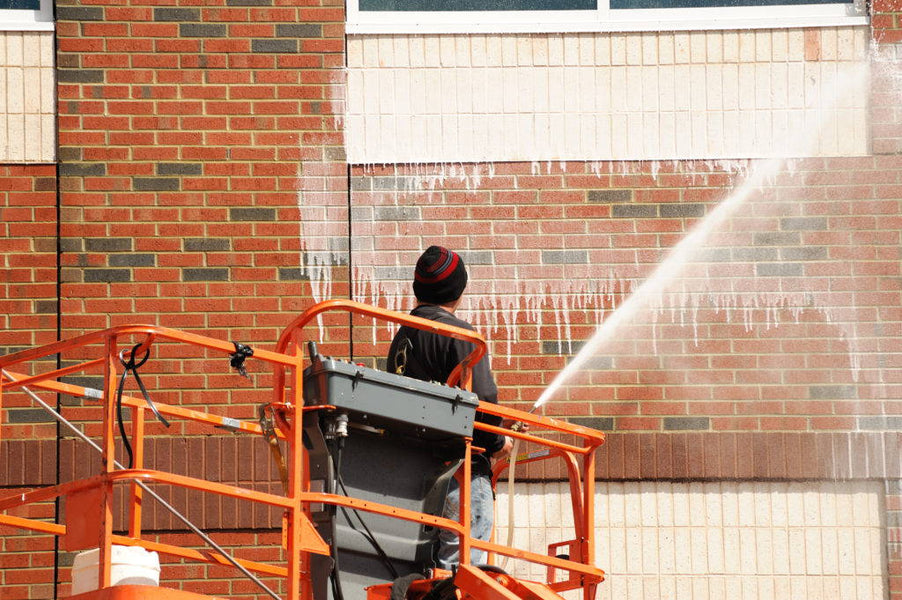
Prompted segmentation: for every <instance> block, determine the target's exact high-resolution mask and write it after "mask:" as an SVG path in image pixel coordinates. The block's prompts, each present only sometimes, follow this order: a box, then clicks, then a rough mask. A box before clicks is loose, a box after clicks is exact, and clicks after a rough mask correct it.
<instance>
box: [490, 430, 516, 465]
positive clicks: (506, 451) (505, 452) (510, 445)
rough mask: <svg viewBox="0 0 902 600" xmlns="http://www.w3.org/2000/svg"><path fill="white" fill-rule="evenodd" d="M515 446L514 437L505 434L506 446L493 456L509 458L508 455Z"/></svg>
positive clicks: (499, 458)
mask: <svg viewBox="0 0 902 600" xmlns="http://www.w3.org/2000/svg"><path fill="white" fill-rule="evenodd" d="M513 448H514V439H513V438H512V437H510V436H507V435H506V436H504V446H503V447H502V448H501V450H499V451H498V452H496V453H495V454H493V455H492V458H494V459H495V460H507V457H508V456H510V455H511V450H512V449H513Z"/></svg>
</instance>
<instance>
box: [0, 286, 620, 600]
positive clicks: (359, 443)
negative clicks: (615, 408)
mask: <svg viewBox="0 0 902 600" xmlns="http://www.w3.org/2000/svg"><path fill="white" fill-rule="evenodd" d="M336 311H340V312H346V313H350V314H352V315H360V316H363V317H371V318H372V319H374V320H376V321H377V322H387V323H393V324H400V325H405V326H409V327H414V328H418V329H423V330H427V331H431V332H434V333H436V334H439V335H444V336H450V337H453V338H456V339H460V340H465V341H468V342H471V343H472V344H473V351H472V353H471V354H470V355H469V356H467V357H466V358H465V359H464V360H463V361H462V362H461V363H460V364H459V365H458V367H457V369H455V371H454V373H453V374H452V375H451V377H450V378H449V381H448V382H446V383H445V384H437V383H426V382H419V381H416V380H413V379H409V378H406V377H403V376H400V375H395V374H389V373H384V372H381V371H376V370H375V369H370V368H367V367H364V366H361V365H358V364H354V363H351V362H349V361H343V360H336V359H332V358H328V357H323V356H321V355H319V354H318V353H317V352H316V349H315V343H313V342H311V341H310V340H307V339H305V337H304V331H305V328H306V327H307V326H308V325H310V324H311V322H314V321H317V320H318V319H322V318H323V315H324V313H327V312H336ZM161 348H165V349H166V351H165V352H161ZM173 348H177V351H175V352H173V350H172V349H173ZM64 352H65V353H66V357H67V359H68V358H69V357H73V356H78V357H79V358H78V359H77V360H75V361H74V362H72V364H66V366H64V367H62V368H56V369H52V370H47V371H46V372H41V371H42V369H43V370H46V369H47V365H48V364H49V361H50V360H51V359H52V358H53V357H54V355H57V354H61V353H64ZM485 352H486V344H485V341H484V339H483V338H482V337H481V336H479V335H478V334H476V333H474V332H472V331H469V330H466V329H461V328H457V327H451V326H447V325H443V324H440V323H436V322H433V321H429V320H425V319H420V318H417V317H414V316H411V315H407V314H403V313H398V312H394V311H388V310H384V309H380V308H376V307H372V306H368V305H365V304H361V303H358V302H353V301H349V300H330V301H326V302H321V303H319V304H317V305H315V306H313V307H311V308H310V309H309V310H307V311H305V312H304V313H303V314H302V315H300V316H299V317H297V318H296V319H295V320H294V321H293V322H292V323H290V324H289V326H288V327H287V328H286V329H285V330H284V331H283V332H282V334H281V336H280V338H279V340H278V343H277V345H276V348H275V349H274V350H265V349H262V348H256V347H255V348H253V349H251V348H249V347H246V346H242V345H240V344H236V343H234V342H227V341H223V340H218V339H214V338H210V337H206V336H202V335H197V334H194V333H188V332H183V331H179V330H174V329H168V328H165V327H159V326H153V325H123V326H118V327H112V328H110V329H105V330H102V331H96V332H92V333H88V334H85V335H81V336H78V337H75V338H72V339H68V340H64V341H60V342H55V343H52V344H48V345H45V346H42V347H38V348H32V349H28V350H23V351H20V352H15V353H13V354H8V355H6V356H0V369H2V378H0V410H2V408H3V398H4V396H5V395H7V394H9V393H11V392H14V391H15V392H24V393H25V394H27V395H28V396H29V397H31V398H32V400H34V401H35V402H38V403H40V404H41V405H42V406H44V408H46V409H48V410H50V412H52V413H54V416H55V417H56V418H57V419H59V420H61V422H63V423H64V424H65V425H67V426H69V427H70V428H71V429H73V431H75V432H76V434H77V435H78V436H79V437H81V438H82V439H83V440H85V441H86V442H87V443H89V444H91V445H93V446H94V447H95V449H96V450H98V451H99V452H100V456H101V459H100V461H99V464H100V469H99V472H98V473H96V474H95V475H93V476H91V477H88V478H85V479H80V480H76V481H69V482H65V483H61V484H60V485H55V486H51V487H42V488H37V489H33V490H31V491H28V492H25V493H16V494H13V495H11V496H9V497H5V498H0V525H5V526H11V527H14V528H20V529H24V530H30V531H33V532H38V533H40V534H51V535H55V536H58V537H59V547H60V548H61V549H62V550H65V551H70V552H77V551H83V550H89V549H98V550H97V563H96V576H97V580H96V585H92V587H93V591H88V592H84V593H80V594H78V595H75V596H71V597H72V598H73V599H77V600H202V599H204V598H207V599H209V598H211V597H210V596H203V595H199V594H196V593H192V592H188V591H182V590H178V589H171V588H169V587H166V586H167V582H166V581H165V580H163V581H161V582H160V584H159V586H151V585H113V583H114V581H113V579H112V577H113V575H112V571H113V567H112V565H111V557H112V554H113V550H114V547H115V546H126V547H130V546H138V547H142V548H144V549H146V550H148V551H152V552H156V553H158V554H163V555H168V556H171V557H175V558H176V559H181V560H184V561H197V562H199V563H208V564H214V565H224V566H227V567H231V568H234V570H235V576H236V578H239V577H242V576H244V577H248V578H250V579H251V580H253V581H254V582H256V583H258V584H259V585H260V587H261V590H262V591H260V592H258V597H260V598H262V597H273V598H277V599H280V598H283V599H285V600H358V599H359V600H389V599H390V598H391V599H392V600H396V599H397V598H398V597H399V596H398V590H397V589H396V588H395V587H394V586H395V582H396V581H398V577H395V576H396V575H397V576H399V577H406V582H405V586H407V585H409V587H408V588H407V589H406V590H405V591H404V595H403V596H400V597H402V598H407V599H409V600H422V599H424V598H426V599H428V600H433V599H435V600H449V599H452V598H453V599H460V600H466V599H468V598H472V599H473V600H519V599H522V600H557V599H559V598H560V596H559V594H560V593H563V592H567V591H569V590H581V596H582V600H593V598H594V596H595V592H596V587H597V585H598V583H599V582H601V581H603V579H604V572H603V571H602V570H601V569H599V568H598V567H596V566H595V564H594V539H593V535H594V530H593V520H594V515H593V507H594V502H593V498H594V493H595V486H594V472H595V451H596V449H597V448H598V447H599V446H601V445H602V444H603V442H604V434H602V433H600V432H597V431H595V430H592V429H589V428H585V427H581V426H577V425H575V424H571V423H567V422H563V421H559V420H556V419H552V418H548V417H543V416H539V415H535V414H532V413H527V412H524V411H519V410H514V409H511V408H509V407H505V406H501V405H496V404H491V403H480V402H479V401H478V399H476V398H475V394H472V392H469V391H468V390H469V389H470V385H471V379H472V370H471V369H472V367H473V366H474V365H475V364H476V363H477V362H478V361H479V360H480V359H481V358H482V356H484V355H485ZM154 354H156V355H157V357H160V355H161V354H165V355H166V356H170V357H171V356H178V357H180V359H184V358H186V357H197V358H199V359H203V358H204V357H208V356H210V355H221V356H223V357H229V358H230V364H231V366H232V367H235V368H238V369H239V370H242V369H243V368H244V365H245V361H246V363H247V364H250V363H251V362H258V363H264V366H262V367H260V368H261V369H267V370H271V372H272V377H271V378H266V380H267V381H271V382H272V390H271V393H272V398H271V401H270V402H267V403H265V404H264V405H262V406H260V408H259V414H260V419H259V420H258V421H253V420H239V419H234V418H231V417H228V416H222V415H217V414H212V413H210V412H203V411H199V410H194V409H190V408H186V407H180V406H176V405H170V404H165V403H161V402H156V403H155V402H153V401H151V399H150V396H149V395H148V393H147V392H146V390H145V388H144V384H143V383H140V378H139V377H137V373H138V371H137V368H138V367H140V366H141V365H142V364H143V363H144V362H145V361H146V360H147V359H148V357H151V356H152V355H154ZM67 362H68V361H67ZM161 362H166V361H165V360H164V361H161ZM257 371H258V372H259V369H257ZM128 372H131V373H132V374H133V376H134V378H135V379H137V380H138V383H139V386H140V388H141V390H142V396H143V397H137V396H134V395H126V394H124V393H123V389H122V388H123V386H122V382H123V381H124V380H125V375H127V374H128ZM99 374H102V376H103V388H102V390H96V389H92V388H87V387H82V386H78V385H73V384H71V383H64V382H62V381H60V378H62V377H65V376H73V375H92V376H96V375H99ZM172 375H175V376H179V375H180V373H178V372H176V373H173V374H172ZM36 392H40V393H47V392H49V393H59V394H68V395H71V396H75V397H79V398H82V399H83V401H84V402H85V403H86V404H87V403H91V402H93V403H95V405H96V406H97V407H99V409H100V410H102V420H101V425H102V428H101V432H100V435H98V436H96V437H97V440H96V441H95V440H92V439H91V438H88V437H87V436H85V435H84V434H83V433H82V432H81V431H80V430H78V429H77V428H76V427H75V426H73V425H71V424H69V423H68V422H66V421H65V420H64V419H62V417H61V416H60V415H59V414H58V413H56V412H55V411H54V410H53V409H52V408H51V407H50V406H49V405H47V404H46V403H44V402H43V401H42V400H41V399H40V397H39V396H38V394H37V393H36ZM123 407H128V408H129V409H130V410H129V412H128V415H129V417H128V419H127V423H126V422H125V421H123V418H122V408H123ZM477 412H482V413H487V414H490V415H496V416H498V417H501V418H502V419H504V420H509V421H514V422H516V421H519V422H522V423H525V424H528V426H529V427H528V428H525V430H522V431H521V430H510V429H503V428H500V427H493V426H491V425H488V424H485V423H481V422H479V421H477V420H476V419H475V418H474V415H475V414H476V413H477ZM148 413H151V414H150V417H151V418H153V417H157V418H159V419H160V420H161V421H163V422H166V421H167V420H183V421H186V422H190V423H191V431H197V430H199V429H200V428H209V431H210V432H211V433H213V432H216V433H217V434H222V433H223V431H222V430H223V429H224V428H225V429H227V430H228V431H231V432H233V433H234V434H240V435H250V436H257V437H261V438H262V439H263V441H264V443H265V444H267V445H268V446H269V448H270V450H271V451H272V455H273V457H274V458H275V459H276V460H277V462H278V463H279V468H280V474H281V478H282V484H283V491H284V493H282V494H279V493H273V492H263V491H259V490H258V489H250V488H247V487H241V486H236V485H229V484H225V483H221V482H219V481H211V480H207V479H203V478H200V477H189V476H186V475H183V474H176V473H172V472H165V471H160V470H156V469H153V468H146V456H145V439H146V437H147V436H146V435H145V424H146V419H147V416H148ZM126 425H128V427H126ZM474 427H475V428H478V429H483V430H487V431H492V432H495V433H500V434H505V435H509V436H512V437H514V438H516V440H518V442H517V443H518V444H519V445H522V446H523V447H525V448H526V449H527V450H528V451H527V452H526V453H525V454H522V455H520V457H519V460H517V464H524V463H536V462H538V461H556V462H557V464H556V465H555V466H554V468H555V469H557V470H558V471H559V472H561V473H562V474H563V477H565V478H567V479H568V480H569V491H570V506H571V507H572V511H573V524H574V525H573V538H572V539H568V540H562V541H559V542H554V543H552V544H549V546H548V548H547V552H546V553H540V552H535V551H532V550H526V549H521V548H516V547H513V546H508V545H505V544H502V543H498V542H497V541H496V540H493V541H481V540H477V539H475V538H472V537H471V536H470V527H469V522H470V514H469V513H470V511H469V499H470V489H469V480H470V457H471V455H472V453H473V452H478V451H479V449H478V448H475V447H474V446H473V445H472V444H471V442H472V430H473V428H474ZM117 429H118V432H117ZM127 429H129V430H130V431H129V432H127V431H126V430H127ZM2 433H3V432H2V429H0V438H2ZM117 433H119V437H121V438H122V439H120V440H119V441H118V445H121V446H127V447H128V454H129V460H128V463H129V464H126V465H123V464H120V463H119V462H118V461H117V459H116V449H117ZM435 448H444V449H446V450H449V451H450V450H451V449H454V451H455V452H457V455H456V462H455V460H450V459H448V457H447V456H442V453H441V452H435V451H433V450H434V449H435ZM122 454H123V453H122V452H121V451H120V455H122ZM460 454H462V455H463V458H462V459H461V458H460ZM374 457H375V460H374ZM367 461H371V462H367ZM507 466H508V465H507V463H504V464H496V467H495V478H496V480H497V478H498V477H499V476H500V475H501V474H502V473H503V472H504V471H505V469H506V468H507ZM342 470H344V471H343V472H342ZM455 472H457V477H458V480H459V481H460V482H461V510H460V515H459V519H458V520H452V519H448V518H444V517H442V516H441V504H442V501H443V498H444V491H446V490H447V485H448V482H449V480H450V477H452V476H454V475H455ZM408 473H416V474H417V475H416V477H415V478H414V479H415V481H412V482H408V481H407V480H406V479H409V477H408V476H407V475H406V474H408ZM423 473H427V475H423ZM405 478H406V479H405ZM424 482H425V483H424ZM164 486H169V487H171V488H183V489H185V490H193V492H192V493H197V494H200V493H203V494H215V495H219V496H220V497H223V498H235V499H238V500H240V501H242V502H250V503H254V504H257V505H265V506H267V507H274V509H275V510H277V511H279V512H281V514H282V527H281V532H282V535H281V540H282V541H281V549H280V550H279V552H278V553H277V554H278V555H279V557H280V558H279V559H278V561H274V562H259V561H253V560H246V559H238V558H234V557H232V556H230V555H229V554H228V552H226V551H225V550H224V549H223V548H222V547H221V546H219V545H218V544H217V543H216V542H215V541H214V540H213V539H212V538H211V537H210V536H209V535H207V534H206V533H205V532H203V531H201V530H200V529H199V528H198V527H196V526H195V525H194V524H192V523H191V522H190V521H187V519H185V518H184V517H183V516H181V515H178V513H177V512H176V515H177V516H178V517H179V518H181V519H182V521H183V522H184V523H185V525H186V527H187V528H188V529H190V530H192V531H193V532H194V533H195V534H197V535H198V536H200V538H201V539H202V540H203V541H204V542H206V543H207V544H208V546H209V548H208V549H205V550H198V549H196V547H184V546H179V545H174V544H169V543H163V542H161V541H157V540H155V539H151V538H153V537H154V536H153V535H147V534H146V532H145V531H143V530H142V512H143V511H144V509H145V508H146V505H147V503H148V502H152V501H158V502H161V503H162V504H163V506H164V508H167V509H170V510H173V511H175V509H173V508H172V507H171V506H169V505H168V504H167V503H166V501H165V500H163V499H162V498H161V497H160V495H159V494H157V493H155V492H154V489H161V488H162V487H164ZM379 486H382V488H379ZM405 486H407V487H409V488H410V489H411V490H421V489H425V490H426V491H425V492H423V494H421V497H418V498H414V499H411V498H410V497H409V496H411V495H415V494H412V493H408V491H406V488H405ZM117 488H123V489H122V490H120V492H119V493H117V494H115V495H114V490H115V489H117ZM377 488H379V489H377ZM402 488H404V489H402ZM395 489H398V490H400V491H398V492H397V493H395V492H394V490H395ZM186 493H187V492H186ZM393 494H394V496H393ZM62 499H64V500H65V503H64V506H65V510H64V514H63V515H62V517H61V518H60V522H58V523H56V522H47V521H42V520H37V519H32V518H25V517H20V516H14V515H10V514H7V513H8V511H10V510H13V509H17V508H20V507H26V506H28V505H33V504H35V503H41V502H49V501H55V500H62ZM117 499H118V501H117ZM117 504H119V505H117ZM115 515H124V525H122V521H121V520H120V521H119V523H120V525H121V528H117V529H116V530H114V522H116V516H115ZM351 515H354V516H355V517H356V520H353V519H352V517H351ZM122 518H123V517H120V519H122ZM364 519H365V521H366V522H369V524H370V525H371V526H372V529H373V530H374V532H370V534H371V535H369V536H363V535H360V533H361V532H359V531H357V528H356V527H355V525H354V523H355V522H360V523H364ZM364 527H365V528H366V524H364ZM439 530H449V531H452V532H454V533H455V534H456V535H457V536H458V539H459V541H460V556H461V561H460V565H459V567H457V568H456V569H455V570H454V571H453V572H452V571H445V570H442V569H439V568H435V565H434V564H433V563H431V562H430V548H431V547H432V546H433V544H434V538H435V536H436V535H437V532H438V531H439ZM367 531H369V528H367ZM363 538H366V540H367V543H362V542H361V541H360V540H361V539H363ZM371 538H372V539H371ZM361 544H362V546H363V547H361ZM471 548H478V549H482V550H485V551H487V552H488V553H489V554H488V555H489V557H490V560H489V562H490V563H491V562H494V561H495V560H496V558H498V557H508V558H507V559H505V560H510V561H512V562H514V563H517V564H521V563H531V564H534V565H539V566H540V567H541V569H542V570H544V571H545V573H546V577H545V580H544V581H526V580H523V579H520V578H517V577H514V576H512V575H510V574H508V573H506V572H505V571H503V570H502V569H500V568H498V567H495V566H492V565H472V564H470V560H469V556H470V549H471ZM388 563H391V564H388ZM340 565H341V566H340ZM386 565H387V566H388V567H389V568H390V570H391V571H393V573H391V574H389V573H385V572H383V566H386ZM392 565H394V568H392ZM343 569H344V570H343ZM395 571H396V572H395ZM164 573H165V568H164ZM260 577H263V578H266V579H267V581H269V582H271V581H273V580H275V581H277V584H278V585H277V588H278V589H279V592H278V593H276V592H274V591H273V590H272V589H270V588H269V587H267V585H265V584H264V583H263V582H262V581H261V580H260ZM92 583H93V576H92ZM330 584H331V585H330ZM169 585H178V582H174V583H171V584H169ZM270 585H272V584H270ZM342 588H344V589H342ZM242 597H246V596H242Z"/></svg>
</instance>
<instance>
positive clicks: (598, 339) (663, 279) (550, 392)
mask: <svg viewBox="0 0 902 600" xmlns="http://www.w3.org/2000/svg"><path fill="white" fill-rule="evenodd" d="M784 161H785V159H783V158H772V159H769V160H767V161H764V162H762V163H761V164H759V165H756V168H755V169H754V170H753V171H752V172H751V173H750V174H749V176H748V177H747V178H746V179H745V180H744V181H743V183H742V184H741V185H740V186H739V187H738V188H736V189H735V190H734V191H733V193H732V194H731V195H730V196H729V197H728V198H727V199H726V200H724V201H722V202H721V203H720V204H718V205H717V206H716V207H715V208H714V210H712V211H711V212H710V213H709V214H708V216H707V217H705V218H704V219H703V220H701V221H699V222H698V223H697V224H696V225H695V227H693V228H692V230H691V231H690V232H689V233H688V234H687V235H686V237H684V238H683V239H682V240H680V242H679V243H678V244H677V245H676V246H674V247H673V248H672V249H671V250H670V253H669V254H668V255H667V257H666V258H665V259H664V260H663V261H661V263H659V264H658V266H657V268H656V269H655V270H654V271H653V272H652V274H651V275H650V276H649V277H648V278H646V280H645V281H644V282H643V283H642V284H641V285H640V286H639V287H638V288H636V290H634V291H633V292H632V293H631V294H630V295H629V297H628V298H627V299H626V300H625V301H624V302H623V304H621V305H620V306H618V307H617V308H616V309H615V310H614V311H613V312H611V313H610V314H609V315H608V317H607V318H606V319H605V320H604V322H603V323H602V324H601V326H600V327H599V328H598V331H596V332H595V334H594V335H593V336H592V338H591V339H590V340H589V341H588V342H587V343H586V345H585V346H583V348H582V349H581V350H580V351H579V352H578V353H577V354H576V356H575V357H574V358H573V360H571V361H570V362H569V363H568V364H567V366H566V367H564V369H563V370H562V371H561V372H560V373H558V375H557V376H556V377H555V378H554V380H553V381H552V382H551V384H550V385H549V386H548V387H547V388H545V391H544V392H542V394H541V395H540V396H539V399H538V400H536V402H535V404H534V405H533V407H532V410H533V411H534V410H537V409H539V408H541V407H542V406H543V405H544V404H545V403H547V402H548V401H549V400H550V399H551V398H552V396H554V394H555V393H556V392H557V391H558V390H559V389H560V387H561V386H562V385H563V384H564V383H565V382H566V381H567V380H568V379H569V378H570V377H571V376H572V375H573V374H574V373H576V372H578V371H579V369H580V368H582V367H583V366H584V365H585V364H586V362H587V361H588V360H589V359H590V358H592V357H593V356H595V354H596V353H597V351H598V349H599V348H600V347H601V346H602V344H604V343H605V342H607V341H608V340H609V339H611V336H612V335H613V334H614V332H616V331H617V328H618V327H619V326H620V325H621V324H623V323H624V322H626V321H628V320H629V319H631V318H632V317H633V316H634V315H635V314H636V313H637V312H638V311H639V310H640V309H642V308H644V307H646V306H647V304H648V301H649V300H650V299H652V298H656V297H660V296H661V294H662V293H663V292H664V291H665V289H666V287H667V285H668V284H670V283H671V282H672V281H673V280H674V279H675V278H676V277H677V276H678V275H679V274H680V273H681V272H682V270H683V268H684V267H685V266H686V265H687V264H690V263H691V260H690V259H691V258H692V256H693V254H695V253H697V252H698V251H699V249H701V248H703V247H704V245H705V241H706V240H707V238H708V236H709V235H710V234H711V232H713V231H716V230H717V229H718V227H719V226H720V225H721V224H722V223H724V222H725V221H726V220H727V219H728V218H730V217H731V216H733V215H734V214H735V212H736V210H737V209H738V208H739V207H741V206H742V205H743V204H745V202H746V201H747V200H748V198H749V197H750V196H751V194H752V193H753V192H754V191H755V190H756V189H760V188H761V187H762V186H763V185H764V184H765V183H766V182H767V181H768V180H771V179H773V177H774V176H775V175H776V174H777V173H778V172H779V169H780V168H781V167H782V165H783V163H784ZM659 305H662V304H659Z"/></svg>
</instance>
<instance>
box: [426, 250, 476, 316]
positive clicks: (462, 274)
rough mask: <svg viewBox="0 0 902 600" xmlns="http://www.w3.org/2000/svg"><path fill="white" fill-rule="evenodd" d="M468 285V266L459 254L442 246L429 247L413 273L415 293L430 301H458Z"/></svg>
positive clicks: (442, 302)
mask: <svg viewBox="0 0 902 600" xmlns="http://www.w3.org/2000/svg"><path fill="white" fill-rule="evenodd" d="M465 287H467V268H466V267H465V266H464V261H463V259H462V258H461V257H460V255H459V254H457V253H456V252H454V251H453V250H448V249H447V248H442V247H441V246H429V247H428V248H427V249H426V251H425V252H423V254H422V256H420V258H419V260H417V267H416V270H415V271H414V275H413V293H414V295H416V297H417V300H419V301H421V302H428V303H429V304H448V303H449V302H454V301H455V300H457V299H458V298H460V295H461V294H463V293H464V288H465Z"/></svg>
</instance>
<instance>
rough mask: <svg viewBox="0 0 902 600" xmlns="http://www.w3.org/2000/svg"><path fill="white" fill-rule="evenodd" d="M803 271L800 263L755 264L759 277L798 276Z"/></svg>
mask: <svg viewBox="0 0 902 600" xmlns="http://www.w3.org/2000/svg"><path fill="white" fill-rule="evenodd" d="M804 273H805V267H804V266H803V265H802V264H800V263H760V264H757V265H755V274H756V275H758V276H759V277H798V276H801V275H803V274H804Z"/></svg>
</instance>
